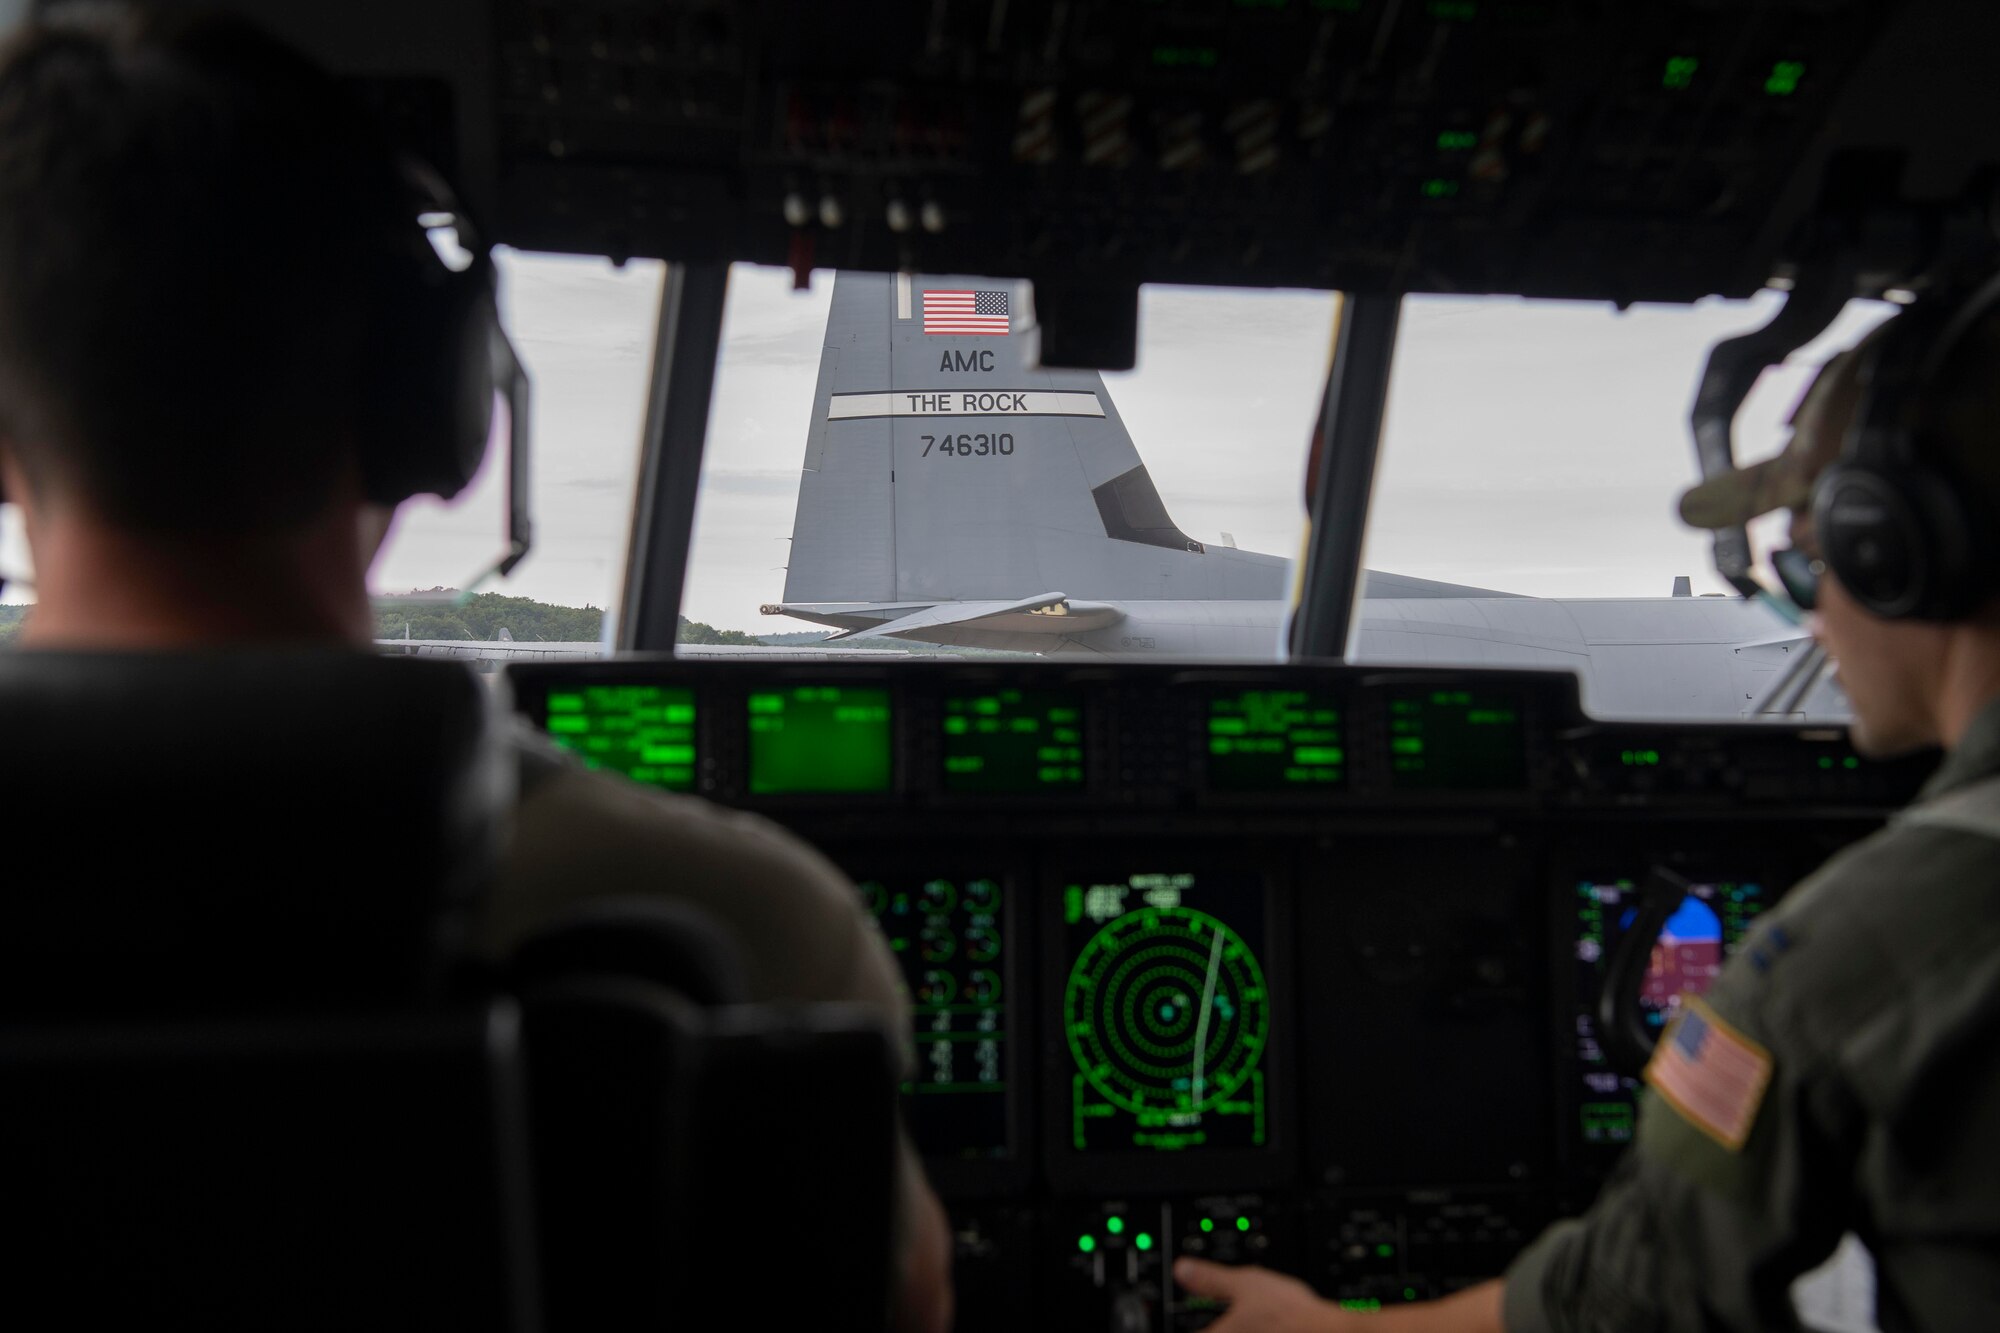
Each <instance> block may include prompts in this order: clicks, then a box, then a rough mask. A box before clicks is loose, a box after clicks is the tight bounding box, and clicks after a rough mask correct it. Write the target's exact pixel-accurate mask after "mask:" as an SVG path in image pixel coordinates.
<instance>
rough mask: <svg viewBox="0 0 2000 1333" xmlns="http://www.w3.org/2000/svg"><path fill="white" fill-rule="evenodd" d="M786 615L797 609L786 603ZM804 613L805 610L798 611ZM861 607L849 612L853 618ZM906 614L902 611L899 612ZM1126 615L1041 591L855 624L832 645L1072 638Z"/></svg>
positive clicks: (783, 607)
mask: <svg viewBox="0 0 2000 1333" xmlns="http://www.w3.org/2000/svg"><path fill="white" fill-rule="evenodd" d="M778 609H779V610H781V611H793V610H794V608H793V607H791V606H789V605H784V604H781V605H780V606H779V608H778ZM798 609H804V608H798ZM861 609H862V608H854V609H852V610H850V611H849V614H850V615H852V614H854V613H855V612H856V611H859V610H861ZM897 609H898V610H903V608H900V607H899V608H897ZM1124 615H1125V613H1124V612H1123V611H1122V610H1120V609H1119V608H1118V607H1117V606H1115V605H1113V604H1111V603H1109V602H1072V601H1070V599H1069V598H1068V597H1066V596H1065V595H1063V594H1062V593H1059V592H1045V593H1038V594H1036V595H1035V596H1033V597H1022V598H1017V599H1016V600H1014V601H1011V602H1003V601H969V602H938V603H936V604H935V605H932V606H927V607H923V608H920V609H917V610H905V611H904V613H903V614H901V615H898V616H895V617H893V618H891V619H887V620H883V621H880V622H878V623H876V624H872V625H863V626H855V627H853V628H850V629H845V630H843V631H841V632H840V633H839V634H836V635H834V636H833V637H832V638H831V639H828V640H827V642H829V643H832V642H835V641H837V640H840V639H852V638H857V637H870V638H873V637H900V636H903V635H921V634H922V633H923V632H924V631H927V630H939V629H945V628H969V627H972V626H975V625H976V626H978V627H979V628H981V629H1004V630H1011V631H1013V632H1015V633H1024V634H1050V635H1055V634H1069V633H1075V632H1078V631H1081V630H1089V629H1102V628H1103V627H1104V626H1106V625H1114V624H1116V623H1118V621H1120V620H1122V619H1123V618H1124Z"/></svg>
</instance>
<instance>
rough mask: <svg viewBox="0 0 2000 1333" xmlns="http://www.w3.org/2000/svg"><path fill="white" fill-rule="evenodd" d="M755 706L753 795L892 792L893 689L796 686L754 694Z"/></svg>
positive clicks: (752, 709)
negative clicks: (891, 726) (891, 707)
mask: <svg viewBox="0 0 2000 1333" xmlns="http://www.w3.org/2000/svg"><path fill="white" fill-rule="evenodd" d="M748 707H749V715H750V791H751V794H752V795H756V796H783V795H795V794H802V793H815V792H887V791H888V790H889V788H890V771H891V754H892V751H893V737H892V735H891V729H890V725H889V691H888V690H886V689H884V688H882V687H880V686H869V685H861V686H856V685H791V686H786V687H783V688H779V689H768V690H755V691H752V692H751V694H750V697H749V704H748Z"/></svg>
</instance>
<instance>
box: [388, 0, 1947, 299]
mask: <svg viewBox="0 0 2000 1333" xmlns="http://www.w3.org/2000/svg"><path fill="white" fill-rule="evenodd" d="M1901 7H1902V6H1901V5H1900V4H1899V3H1897V0H1793V2H1790V3H1783V2H1780V3H1769V4H1757V5H1749V4H1741V5H1715V4H1704V3H1698V2H1696V0H1680V2H1678V3H1676V2H1672V0H1669V2H1666V3H1658V4H1648V5H1611V4H1582V3H1575V2H1574V0H1410V2H1408V3H1405V2H1403V0H1256V2H1255V3H1243V2H1239V3H1190V2H1188V0H1160V2H1158V3H1150V4H1143V5H1133V4H1129V3H1123V2H1122V0H1060V2H1059V0H967V2H966V3H953V4H948V5H947V4H938V3H932V2H931V0H899V2H896V3H887V4H881V5H876V6H872V7H870V9H869V11H868V15H867V21H866V22H860V21H857V19H856V16H855V14H854V13H853V12H851V11H850V10H849V9H847V8H845V7H843V6H838V5H831V6H829V5H817V6H813V5H808V6H800V5H796V4H790V3H777V0H766V2H765V3H760V4H750V5H725V4H720V3H712V2H710V0H684V2H682V3H650V2H648V3H642V2H641V0H591V2H590V3H568V2H565V3H560V4H558V3H552V2H550V0H505V2H504V3H502V4H500V5H498V6H497V10H496V20H495V29H494V41H495V50H494V51H493V53H492V57H493V62H494V63H493V68H494V70H495V72H496V74H497V82H495V83H493V84H490V85H489V84H487V83H485V82H482V83H480V84H477V85H472V86H473V87H479V88H485V87H489V86H490V87H491V88H492V89H493V92H492V96H493V97H494V104H493V105H492V106H491V107H490V108H489V107H486V106H481V105H475V106H471V107H467V108H464V110H465V111H467V112H469V113H470V114H472V115H473V116H474V117H476V118H478V119H479V120H481V121H482V122H486V121H488V120H490V121H491V123H493V124H494V125H495V126H496V127H497V143H496V144H495V149H496V158H497V166H498V181H497V188H498V193H499V207H498V208H495V209H489V210H488V212H489V214H490V215H492V216H493V217H494V219H495V221H494V223H493V224H492V228H493V230H494V231H495V232H496V233H497V237H498V239H499V240H501V241H503V242H505V243H507V244H511V245H517V246H524V247H528V248H533V249H551V250H567V251H586V252H603V253H610V254H613V255H621V256H622V255H661V256H666V257H668V258H676V259H718V260H721V259H748V260H754V261H757V262H761V263H769V264H790V265H793V266H794V267H803V266H808V265H825V266H838V267H848V268H872V269H878V270H894V269H898V268H901V269H903V270H905V271H918V272H933V273H954V272H965V273H988V274H996V275H1027V276H1035V277H1040V278H1049V279H1060V280H1063V281H1066V282H1068V283H1069V284H1071V285H1077V284H1085V285H1094V286H1096V287H1098V288H1102V287H1105V286H1115V285H1118V284H1126V285H1129V284H1132V283H1136V282H1138V281H1141V280H1147V281H1164V282H1208V283H1228V284H1231V285H1297V286H1313V287H1335V288H1340V289H1344V290H1349V291H1377V290H1403V289H1408V290H1417V291H1443V292H1488V291H1507V292H1520V293H1525V294H1532V295H1541V296H1576V297H1595V298H1600V299H1601V298H1606V297H1615V298H1619V299H1644V300H1682V301H1685V300H1692V299H1695V298H1697V297H1700V296H1703V295H1706V294H1708V293H1711V292H1717V291H1720V292H1726V293H1730V294H1735V295H1742V294H1745V293H1747V292H1749V291H1750V290H1752V289H1754V288H1755V287H1757V286H1759V285H1761V284H1762V282H1763V281H1764V279H1765V278H1766V277H1767V276H1768V275H1769V274H1770V272H1771V271H1772V268H1773V264H1774V260H1775V259H1776V258H1777V254H1776V251H1777V248H1778V247H1779V245H1780V244H1781V242H1782V240H1783V239H1784V237H1785V234H1786V232H1787V230H1788V229H1787V228H1783V227H1778V228H1773V227H1772V226H1771V217H1770V214H1771V210H1772V208H1773V207H1774V205H1776V204H1777V203H1778V202H1779V201H1780V200H1781V199H1785V198H1786V197H1787V193H1788V191H1789V190H1791V189H1793V188H1794V187H1795V186H1799V185H1801V184H1803V186H1804V188H1803V189H1802V190H1801V191H1800V194H1799V198H1798V202H1800V203H1803V202H1805V201H1807V200H1809V199H1810V198H1811V197H1812V194H1813V193H1814V191H1813V190H1812V188H1811V186H1812V177H1811V173H1812V172H1813V170H1814V169H1815V168H1816V167H1817V165H1818V161H1819V159H1818V158H1817V157H1816V156H1815V154H1814V152H1813V149H1814V146H1815V132H1816V130H1817V129H1818V128H1819V126H1820V125H1821V124H1822V122H1823V121H1824V119H1825V117H1826V116H1827V113H1828V110H1829V108H1830V107H1831V106H1833V105H1834V103H1835V99H1836V97H1837V95H1838V94H1839V92H1840V91H1841V89H1842V86H1843V85H1844V84H1845V83H1846V82H1847V81H1848V76H1849V74H1850V72H1851V71H1852V69H1853V67H1854V65H1855V63H1856V62H1857V60H1859V59H1860V58H1861V57H1863V56H1864V55H1865V54H1866V53H1867V52H1868V51H1869V49H1870V47H1871V45H1872V44H1873V43H1875V42H1876V41H1877V40H1878V39H1880V37H1881V35H1882V34H1883V32H1884V30H1885V28H1886V27H1887V26H1888V24H1889V22H1890V20H1891V18H1892V17H1893V16H1894V15H1895V13H1896V12H1897V11H1898V10H1899V9H1900V8H1901ZM406 100H408V99H406ZM1940 128H1942V127H1940ZM433 137H435V135H433ZM446 138H447V139H448V138H449V136H446ZM480 202H483V201H480Z"/></svg>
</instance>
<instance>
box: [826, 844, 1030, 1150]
mask: <svg viewBox="0 0 2000 1333" xmlns="http://www.w3.org/2000/svg"><path fill="white" fill-rule="evenodd" d="M861 895H862V898H863V900H864V901H865V902H866V903H867V904H868V910H869V911H871V912H873V913H874V914H875V919H876V920H877V921H879V922H880V923H881V925H882V933H883V934H884V935H886V936H887V937H888V940H889V948H890V950H891V951H892V952H893V953H894V954H895V956H896V961H897V963H898V964H900V965H901V967H902V969H903V982H904V984H905V985H906V986H907V987H908V989H909V993H910V1007H911V1010H912V1012H913V1014H914V1017H915V1023H916V1032H915V1038H916V1054H917V1071H916V1077H915V1078H913V1079H911V1080H910V1081H908V1082H906V1083H905V1084H904V1085H903V1091H904V1093H905V1094H906V1096H905V1098H904V1111H903V1113H904V1116H905V1118H906V1119H907V1121H908V1123H909V1127H910V1135H911V1137H912V1138H913V1139H914V1140H915V1142H916V1145H917V1150H918V1151H919V1152H921V1153H923V1154H924V1155H925V1156H926V1157H934V1158H993V1157H1004V1156H1006V1155H1007V1151H1008V1134H1007V1077H1006V1069H1007V1064H1006V1049H1007V1003H1008V996H1007V982H1006V966H1005V961H1004V954H1005V949H1006V943H1005V935H1004V931H1005V925H1004V922H1005V912H1006V903H1005V901H1004V891H1003V890H1002V888H1001V884H1000V881H999V880H997V879H986V878H972V879H951V878H937V879H917V878H908V879H902V878H894V877H890V878H883V879H865V880H862V881H861Z"/></svg>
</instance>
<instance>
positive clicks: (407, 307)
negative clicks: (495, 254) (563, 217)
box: [359, 256, 499, 505]
mask: <svg viewBox="0 0 2000 1333" xmlns="http://www.w3.org/2000/svg"><path fill="white" fill-rule="evenodd" d="M385 315H386V318H385V319H384V320H383V327H381V328H379V329H378V330H377V341H376V344H375V355H374V357H373V358H372V360H373V362H374V373H373V376H372V383H371V385H370V388H369V390H368V398H369V402H368V405H367V410H366V411H365V412H364V413H363V420H364V422H365V423H366V424H365V426H364V438H363V439H362V440H361V441H360V448H359V452H360V457H361V465H362V481H363V486H364V488H365V490H366V492H367V494H368V498H369V499H370V500H372V501H374V502H375V503H377V504H386V505H394V504H400V503H401V502H402V501H404V500H407V499H409V498H410V497H411V496H413V495H436V496H438V497H440V498H442V499H446V500H449V499H451V498H452V497H454V496H456V495H457V494H458V493H459V492H460V491H462V490H463V489H465V487H466V485H467V483H469V482H470V481H471V480H472V477H473V474H474V473H476V472H477V471H478V470H479V464H480V462H481V460H482V459H483V458H484V457H485V452H486V442H487V437H488V435H489V434H490V432H491V427H492V420H493V387H494V377H493V339H494V336H495V332H496V330H497V328H498V326H499V313H498V307H497V304H496V302H495V299H494V292H493V276H492V263H491V260H490V259H488V258H486V257H484V256H481V257H480V258H479V260H478V261H476V262H475V263H474V264H473V265H472V266H471V267H470V268H468V269H465V270H463V271H461V272H456V273H454V272H452V271H451V270H449V269H446V268H445V267H444V266H443V265H442V264H438V265H436V267H435V268H434V269H432V268H427V269H425V270H424V271H423V272H422V273H421V276H420V279H419V281H416V282H407V281H406V283H405V284H404V285H403V287H402V289H401V291H400V292H399V293H398V295H397V297H396V299H395V300H393V301H392V302H391V303H390V309H389V310H388V311H386V312H385Z"/></svg>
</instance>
